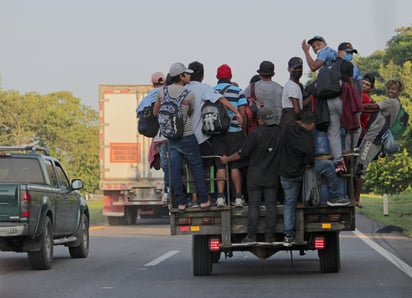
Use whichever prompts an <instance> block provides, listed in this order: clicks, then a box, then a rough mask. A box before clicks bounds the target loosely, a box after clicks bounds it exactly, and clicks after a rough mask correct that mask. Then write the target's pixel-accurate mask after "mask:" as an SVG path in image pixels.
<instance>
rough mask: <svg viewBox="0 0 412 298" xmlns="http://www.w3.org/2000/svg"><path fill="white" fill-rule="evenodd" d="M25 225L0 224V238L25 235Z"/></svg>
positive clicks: (26, 225) (26, 226)
mask: <svg viewBox="0 0 412 298" xmlns="http://www.w3.org/2000/svg"><path fill="white" fill-rule="evenodd" d="M27 230H28V224H26V223H0V237H14V236H23V235H26V234H27Z"/></svg>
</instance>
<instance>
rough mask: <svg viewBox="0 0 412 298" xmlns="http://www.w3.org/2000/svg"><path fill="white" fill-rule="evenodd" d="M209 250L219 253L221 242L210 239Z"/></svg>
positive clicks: (216, 239)
mask: <svg viewBox="0 0 412 298" xmlns="http://www.w3.org/2000/svg"><path fill="white" fill-rule="evenodd" d="M209 249H210V250H211V251H219V250H220V242H219V239H218V238H210V239H209Z"/></svg>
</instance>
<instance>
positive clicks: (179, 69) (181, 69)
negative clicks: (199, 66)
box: [169, 62, 193, 77]
mask: <svg viewBox="0 0 412 298" xmlns="http://www.w3.org/2000/svg"><path fill="white" fill-rule="evenodd" d="M185 72H187V73H193V70H191V69H189V68H187V67H186V66H185V65H184V64H183V63H180V62H178V63H174V64H172V66H170V69H169V74H170V76H171V77H175V76H178V75H180V74H182V73H185Z"/></svg>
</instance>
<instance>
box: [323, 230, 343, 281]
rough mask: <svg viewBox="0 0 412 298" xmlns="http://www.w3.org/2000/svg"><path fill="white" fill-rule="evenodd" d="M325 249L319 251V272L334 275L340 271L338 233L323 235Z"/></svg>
mask: <svg viewBox="0 0 412 298" xmlns="http://www.w3.org/2000/svg"><path fill="white" fill-rule="evenodd" d="M324 235H325V245H326V247H325V249H323V250H319V251H318V255H319V260H320V272H323V273H335V272H339V270H340V248H339V232H334V233H325V234H324Z"/></svg>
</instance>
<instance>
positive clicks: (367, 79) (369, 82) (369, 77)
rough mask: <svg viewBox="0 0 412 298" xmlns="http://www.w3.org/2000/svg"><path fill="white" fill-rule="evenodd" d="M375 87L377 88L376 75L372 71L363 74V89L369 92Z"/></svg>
mask: <svg viewBox="0 0 412 298" xmlns="http://www.w3.org/2000/svg"><path fill="white" fill-rule="evenodd" d="M373 88H375V76H374V75H373V74H371V73H367V74H365V75H364V76H363V80H362V91H363V92H364V93H367V94H368V93H370V92H371V91H372V89H373Z"/></svg>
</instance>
